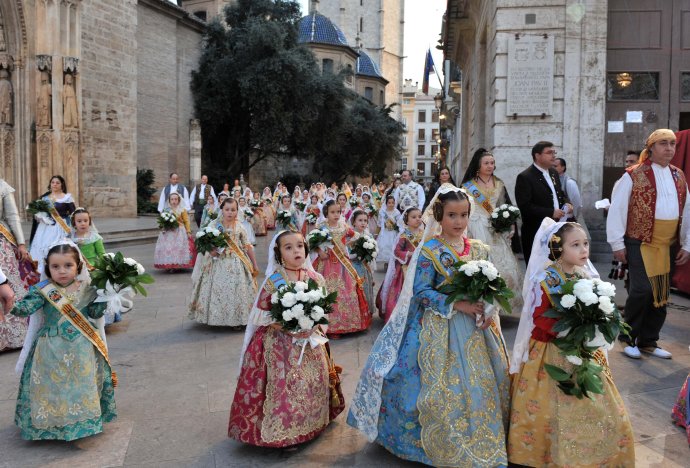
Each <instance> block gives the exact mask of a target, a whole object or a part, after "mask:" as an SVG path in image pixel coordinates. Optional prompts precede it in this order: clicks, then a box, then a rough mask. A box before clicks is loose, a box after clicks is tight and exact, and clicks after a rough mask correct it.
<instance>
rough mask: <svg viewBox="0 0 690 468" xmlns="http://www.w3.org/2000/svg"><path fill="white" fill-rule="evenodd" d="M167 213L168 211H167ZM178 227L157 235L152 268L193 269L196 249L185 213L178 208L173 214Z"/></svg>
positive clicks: (187, 216)
mask: <svg viewBox="0 0 690 468" xmlns="http://www.w3.org/2000/svg"><path fill="white" fill-rule="evenodd" d="M168 211H169V210H168ZM173 213H174V214H175V216H176V217H177V221H178V222H179V226H178V227H177V228H176V229H167V230H163V231H161V233H160V234H158V240H156V250H155V251H154V253H153V266H154V268H158V269H161V270H169V269H173V270H174V269H187V268H194V262H195V261H196V249H195V248H194V240H193V239H192V236H191V233H192V228H191V226H190V224H189V215H187V211H186V210H184V209H182V208H180V209H178V211H174V212H173Z"/></svg>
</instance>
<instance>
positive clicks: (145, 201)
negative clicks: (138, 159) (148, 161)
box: [137, 168, 157, 213]
mask: <svg viewBox="0 0 690 468" xmlns="http://www.w3.org/2000/svg"><path fill="white" fill-rule="evenodd" d="M154 182H156V176H155V174H154V173H153V170H151V169H138V168H137V212H138V213H156V210H157V205H156V203H154V202H153V201H152V199H151V197H153V194H154V193H156V189H155V188H154V187H153V184H154Z"/></svg>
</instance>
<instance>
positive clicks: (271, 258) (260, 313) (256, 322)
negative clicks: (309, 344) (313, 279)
mask: <svg viewBox="0 0 690 468" xmlns="http://www.w3.org/2000/svg"><path fill="white" fill-rule="evenodd" d="M284 232H290V231H287V230H282V231H280V232H277V233H276V235H275V236H273V239H271V243H270V245H269V246H268V265H266V272H265V279H264V282H263V283H261V287H260V288H259V290H258V291H257V293H256V299H254V305H253V306H252V310H251V312H250V313H249V318H248V319H247V328H246V330H245V332H244V342H243V343H242V352H241V353H240V370H242V362H244V353H246V352H247V348H248V347H249V343H250V342H251V341H252V337H253V336H254V333H256V330H257V329H258V328H259V327H265V326H268V325H270V324H271V323H273V319H271V317H270V316H269V314H268V313H267V312H266V311H265V310H262V309H260V308H259V296H260V295H261V291H262V290H263V288H264V287H265V286H266V281H267V280H268V278H270V276H271V275H272V274H273V273H275V271H276V270H278V269H279V268H280V267H281V266H280V263H279V262H278V261H276V255H275V248H274V247H275V246H276V242H277V239H278V236H280V235H281V234H283V233H284ZM305 242H306V241H305ZM302 268H304V269H305V270H307V271H308V272H310V273H316V270H314V267H313V266H312V264H311V261H310V260H309V255H307V256H306V258H305V259H304V263H303V264H302ZM238 375H239V374H238Z"/></svg>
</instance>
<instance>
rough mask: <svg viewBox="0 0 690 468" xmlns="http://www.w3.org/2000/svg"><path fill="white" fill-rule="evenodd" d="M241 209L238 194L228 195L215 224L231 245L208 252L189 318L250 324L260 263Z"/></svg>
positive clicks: (214, 323)
mask: <svg viewBox="0 0 690 468" xmlns="http://www.w3.org/2000/svg"><path fill="white" fill-rule="evenodd" d="M238 209H239V205H238V204H237V201H236V200H235V199H234V198H226V199H225V200H223V203H221V205H220V216H219V219H218V220H216V221H215V224H211V226H215V227H216V229H218V230H219V231H220V232H222V233H225V234H226V236H227V240H226V242H227V246H226V247H224V248H221V249H216V250H215V251H213V252H211V253H207V254H204V257H203V260H202V262H203V263H202V266H201V267H200V268H199V276H198V277H195V278H193V286H192V299H191V303H190V306H189V318H190V319H192V320H196V321H197V322H199V323H204V324H206V325H212V326H221V327H235V328H237V329H239V328H241V327H242V326H243V325H246V324H247V317H248V315H249V311H250V310H251V306H252V302H253V300H254V297H255V295H256V281H255V279H254V278H255V277H256V275H257V272H258V267H257V264H256V258H255V256H254V248H253V247H252V245H251V244H250V243H249V239H248V238H247V233H246V232H245V230H244V228H243V227H242V223H241V222H240V221H239V220H238Z"/></svg>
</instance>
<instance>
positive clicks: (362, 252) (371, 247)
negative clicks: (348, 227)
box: [350, 234, 379, 263]
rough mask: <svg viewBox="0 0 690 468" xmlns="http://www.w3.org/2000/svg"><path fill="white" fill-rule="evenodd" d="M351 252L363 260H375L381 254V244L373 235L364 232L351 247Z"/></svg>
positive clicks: (368, 261)
mask: <svg viewBox="0 0 690 468" xmlns="http://www.w3.org/2000/svg"><path fill="white" fill-rule="evenodd" d="M350 252H351V254H352V255H354V256H355V257H356V258H357V259H358V260H360V261H362V262H367V263H370V262H374V261H376V257H377V256H378V254H379V245H378V243H377V242H376V241H375V240H374V238H373V237H371V236H369V235H367V234H362V235H361V236H360V237H359V239H357V240H356V241H354V242H353V243H352V245H351V247H350Z"/></svg>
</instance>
